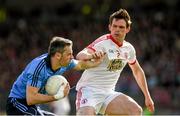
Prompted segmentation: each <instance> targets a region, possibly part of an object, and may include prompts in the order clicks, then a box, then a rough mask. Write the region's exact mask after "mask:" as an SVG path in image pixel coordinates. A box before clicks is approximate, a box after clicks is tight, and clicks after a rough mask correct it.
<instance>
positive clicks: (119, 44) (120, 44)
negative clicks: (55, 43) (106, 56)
mask: <svg viewBox="0 0 180 116" xmlns="http://www.w3.org/2000/svg"><path fill="white" fill-rule="evenodd" d="M107 38H109V39H111V40H112V41H113V42H114V43H115V44H117V45H118V46H119V47H121V46H122V45H123V43H120V42H119V41H117V40H116V39H114V38H113V37H112V35H110V34H109V35H108V36H107Z"/></svg>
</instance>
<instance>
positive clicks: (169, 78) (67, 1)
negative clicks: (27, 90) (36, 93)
mask: <svg viewBox="0 0 180 116" xmlns="http://www.w3.org/2000/svg"><path fill="white" fill-rule="evenodd" d="M179 6H180V1H179V0H0V112H1V113H0V114H4V113H3V112H5V104H6V99H7V96H8V94H9V90H10V89H11V86H12V84H13V82H14V81H15V79H16V78H17V76H18V75H19V74H20V73H21V71H22V70H23V69H24V67H25V66H26V64H27V63H28V62H29V61H31V60H32V59H33V58H34V57H36V56H38V55H40V54H42V53H45V52H47V48H48V44H49V41H50V39H51V38H52V37H53V36H62V37H65V38H69V39H71V40H72V41H73V42H74V45H73V50H74V56H76V54H77V53H78V52H79V51H80V50H82V49H83V48H84V47H86V46H87V45H88V44H89V43H90V42H92V41H93V40H95V39H96V38H97V37H99V36H101V35H102V34H106V33H108V32H109V31H108V18H109V15H110V14H111V13H113V12H114V11H116V10H118V9H120V8H125V9H127V11H128V12H129V14H130V16H131V18H132V27H131V31H130V33H128V35H127V37H126V40H127V41H129V42H131V43H132V44H133V45H134V47H135V49H136V51H137V58H138V60H139V62H140V64H141V65H142V68H143V69H144V71H145V73H146V77H147V81H148V85H149V89H150V92H151V95H152V98H153V99H154V102H155V108H156V111H155V114H157V115H163V114H166V115H170V114H180V21H179V19H180V7H179ZM81 73H82V72H77V71H73V70H72V71H69V72H68V73H66V74H65V76H66V77H67V78H68V80H69V82H70V85H71V87H72V89H71V91H70V94H69V96H68V98H69V101H70V106H71V107H70V108H71V109H70V111H69V114H71V115H73V114H75V97H76V91H75V85H76V82H77V81H78V79H79V78H80V76H81ZM116 89H117V91H121V92H123V93H126V94H128V95H129V96H131V97H132V98H134V99H135V100H136V101H137V102H138V103H139V104H140V105H141V106H142V107H143V108H145V105H144V97H143V94H142V92H141V91H140V89H139V88H138V86H137V84H136V82H135V80H134V78H133V75H132V72H131V71H130V69H129V67H128V66H127V67H125V69H124V71H123V72H122V74H121V77H120V79H119V81H118V83H117V86H116ZM47 106H48V109H50V110H52V111H54V110H55V108H54V107H53V105H52V104H48V105H47ZM59 106H63V105H62V104H61V103H60V104H59ZM49 107H50V108H49ZM46 108H47V107H46ZM144 110H146V109H144Z"/></svg>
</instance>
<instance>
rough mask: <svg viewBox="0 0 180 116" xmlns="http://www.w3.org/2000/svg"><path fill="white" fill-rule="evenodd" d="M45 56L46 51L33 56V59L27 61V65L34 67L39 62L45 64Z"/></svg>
mask: <svg viewBox="0 0 180 116" xmlns="http://www.w3.org/2000/svg"><path fill="white" fill-rule="evenodd" d="M47 56H48V54H47V53H46V54H42V55H40V56H38V57H36V58H34V59H33V60H32V61H31V62H30V63H29V65H30V66H31V67H36V66H37V65H40V64H41V65H43V64H45V63H46V62H47V61H46V58H47Z"/></svg>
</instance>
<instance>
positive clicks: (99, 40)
mask: <svg viewBox="0 0 180 116" xmlns="http://www.w3.org/2000/svg"><path fill="white" fill-rule="evenodd" d="M109 36H110V34H104V35H102V36H100V37H98V38H97V39H96V40H95V41H94V42H96V43H98V42H102V41H106V40H108V39H110V38H109Z"/></svg>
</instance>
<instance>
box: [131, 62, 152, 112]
mask: <svg viewBox="0 0 180 116" xmlns="http://www.w3.org/2000/svg"><path fill="white" fill-rule="evenodd" d="M129 66H130V68H131V70H132V71H133V75H134V77H135V79H136V81H137V83H138V85H139V87H140V88H141V90H142V92H143V94H144V96H145V104H146V107H147V108H148V110H149V111H150V112H154V102H153V100H152V98H151V96H150V93H149V90H148V86H147V82H146V77H145V74H144V71H143V69H142V68H141V66H140V65H139V63H138V61H136V63H135V64H133V65H130V64H129Z"/></svg>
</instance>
